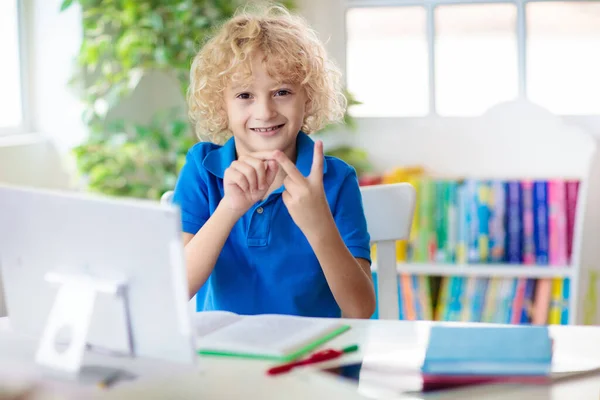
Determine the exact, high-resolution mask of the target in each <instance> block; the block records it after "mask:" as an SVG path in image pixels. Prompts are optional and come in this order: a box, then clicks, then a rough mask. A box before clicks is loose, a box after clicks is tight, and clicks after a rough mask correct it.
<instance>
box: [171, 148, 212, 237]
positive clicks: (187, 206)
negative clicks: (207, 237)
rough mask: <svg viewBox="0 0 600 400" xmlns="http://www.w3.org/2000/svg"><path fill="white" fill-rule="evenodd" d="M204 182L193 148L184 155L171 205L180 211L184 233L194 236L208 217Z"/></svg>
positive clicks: (208, 209) (208, 210)
mask: <svg viewBox="0 0 600 400" xmlns="http://www.w3.org/2000/svg"><path fill="white" fill-rule="evenodd" d="M207 192H208V191H207V186H206V181H205V180H204V179H203V178H202V174H201V173H200V168H199V162H198V160H197V155H196V154H195V152H194V151H193V148H192V149H191V150H190V151H188V153H187V155H186V160H185V164H184V165H183V168H182V169H181V171H180V173H179V177H178V179H177V183H176V185H175V190H174V193H173V203H174V204H176V205H178V206H179V208H180V209H181V225H182V228H183V231H184V232H187V233H191V234H194V235H195V234H196V233H197V232H198V231H199V230H200V228H202V226H203V225H204V223H205V222H206V221H207V220H208V218H209V217H210V208H209V203H208V195H207Z"/></svg>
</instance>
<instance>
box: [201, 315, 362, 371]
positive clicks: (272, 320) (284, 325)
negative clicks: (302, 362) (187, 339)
mask: <svg viewBox="0 0 600 400" xmlns="http://www.w3.org/2000/svg"><path fill="white" fill-rule="evenodd" d="M194 326H195V330H196V336H197V348H198V353H199V354H203V355H220V356H237V357H245V358H259V359H266V360H277V361H280V362H287V361H291V360H294V359H296V358H299V357H301V356H302V355H304V354H306V353H308V352H309V351H311V350H313V349H314V348H316V347H317V346H320V345H321V344H323V343H325V342H327V341H328V340H330V339H332V338H334V337H335V336H337V335H339V334H341V333H343V332H345V331H347V330H348V329H350V326H349V325H345V324H342V323H341V322H340V321H339V320H334V319H324V318H305V317H296V316H291V315H275V314H263V315H252V316H245V315H244V316H242V315H237V314H234V313H230V312H226V311H204V312H199V313H196V314H195V315H194Z"/></svg>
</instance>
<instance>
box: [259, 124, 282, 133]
mask: <svg viewBox="0 0 600 400" xmlns="http://www.w3.org/2000/svg"><path fill="white" fill-rule="evenodd" d="M278 127H279V125H277V126H272V127H270V128H254V130H255V131H259V132H269V131H274V130H275V129H277V128H278Z"/></svg>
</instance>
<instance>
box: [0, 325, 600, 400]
mask: <svg viewBox="0 0 600 400" xmlns="http://www.w3.org/2000/svg"><path fill="white" fill-rule="evenodd" d="M347 321H348V323H350V324H351V325H352V329H351V330H350V331H348V332H346V333H345V334H343V335H342V336H339V337H337V338H336V339H334V340H333V341H331V342H329V343H327V344H326V346H327V347H329V346H331V347H343V346H346V345H350V344H354V343H358V344H359V345H360V351H359V352H358V353H354V354H351V355H347V356H345V358H344V359H342V360H341V361H337V362H335V363H333V362H331V363H330V364H329V366H333V365H337V364H340V363H349V362H352V361H358V360H363V363H364V365H365V367H366V366H377V368H379V369H381V368H387V367H389V368H393V369H394V370H398V369H401V368H405V369H412V370H414V371H416V370H417V369H418V367H419V366H420V365H421V362H422V359H423V355H424V352H425V346H426V344H427V339H428V334H429V328H430V327H431V325H432V323H430V322H407V321H372V320H347ZM551 334H552V336H553V338H554V340H555V360H556V362H557V363H565V362H569V361H570V360H579V361H582V360H589V361H590V362H591V363H596V364H598V365H600V345H599V344H600V327H598V328H596V327H564V326H556V327H551ZM34 349H35V342H34V341H32V340H29V339H26V338H22V337H19V336H16V335H15V334H14V333H12V332H11V331H10V329H8V326H7V321H6V320H4V321H3V320H2V319H0V355H1V357H0V372H1V371H12V372H11V374H13V377H14V376H15V374H20V375H19V376H24V377H26V378H39V374H37V373H36V369H35V366H34V365H33V362H32V360H33V354H34ZM85 362H86V363H107V364H109V365H116V366H120V367H122V368H125V369H127V370H130V371H132V372H134V373H136V374H138V375H139V376H140V378H139V379H138V380H136V381H134V382H132V383H126V384H122V385H120V386H117V387H115V388H113V389H112V390H109V391H104V392H101V391H98V390H96V389H93V388H89V387H81V386H77V385H74V384H68V383H64V382H55V381H52V382H49V383H48V384H47V385H45V386H44V387H45V388H46V389H50V390H52V391H53V392H52V393H53V395H54V397H51V398H52V399H55V398H57V397H56V394H57V393H60V395H61V397H58V398H68V399H71V398H83V396H85V398H89V397H94V398H102V399H125V398H144V399H153V398H157V399H158V398H177V399H187V398H190V399H192V398H194V399H196V398H202V399H233V398H244V399H252V398H256V399H281V398H286V399H308V398H310V399H319V398H326V399H328V400H334V399H359V398H385V399H402V398H409V399H410V398H412V399H415V398H417V399H418V398H425V399H427V398H429V396H427V395H413V394H409V395H400V394H397V393H395V392H394V391H387V392H381V391H380V392H378V396H377V397H371V395H370V393H372V392H368V387H363V385H362V384H361V386H360V387H359V388H358V389H357V387H356V385H355V384H353V383H350V382H344V381H342V380H340V379H339V378H337V377H335V376H332V375H329V374H325V373H322V372H320V371H318V370H317V368H316V367H306V368H303V369H297V370H294V371H293V372H292V373H289V374H285V375H281V376H277V377H269V376H267V375H266V374H265V370H266V369H267V367H268V366H269V365H271V364H270V363H268V362H263V361H256V360H241V359H233V358H217V357H199V363H198V365H197V366H196V367H195V368H191V369H190V368H187V367H182V366H178V365H173V364H167V363H164V362H158V361H154V360H140V359H138V360H130V359H114V358H108V357H104V356H99V355H86V359H85ZM327 366H328V365H327V364H323V365H321V366H320V367H327ZM398 376H402V377H404V379H405V380H406V379H407V377H409V378H410V375H407V374H402V375H398ZM7 377H8V378H11V377H10V376H8V375H6V373H4V374H0V380H2V381H3V382H6V379H7ZM399 381H400V378H398V382H399ZM599 395H600V374H599V375H595V374H592V375H589V376H587V377H580V378H573V379H570V380H563V381H559V382H557V383H554V384H552V385H548V386H527V385H486V386H482V387H471V388H466V389H460V390H454V391H448V392H444V393H440V392H437V393H436V394H435V398H436V399H459V398H480V399H500V398H519V399H525V398H527V399H552V400H557V399H558V400H560V399H565V400H567V399H569V400H571V399H588V398H593V399H598V397H599ZM40 398H43V397H40ZM49 398H50V397H49ZM36 399H38V398H36Z"/></svg>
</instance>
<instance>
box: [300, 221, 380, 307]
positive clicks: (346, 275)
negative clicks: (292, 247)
mask: <svg viewBox="0 0 600 400" xmlns="http://www.w3.org/2000/svg"><path fill="white" fill-rule="evenodd" d="M307 238H308V241H309V243H310V245H311V247H312V249H313V251H314V252H315V254H316V256H317V259H318V260H319V263H320V264H321V268H322V269H323V273H324V274H325V278H326V279H327V283H328V284H329V287H330V289H331V292H332V293H333V296H334V298H335V300H336V302H337V303H338V305H339V306H340V308H341V310H342V314H343V315H344V316H346V317H350V318H370V317H371V315H372V314H373V312H374V311H375V291H374V288H373V280H372V278H371V275H370V274H367V273H366V271H365V270H364V269H363V268H362V267H361V265H360V264H359V263H358V261H357V260H356V258H354V256H353V255H352V253H350V250H348V248H347V247H346V244H345V243H344V241H343V239H342V237H341V236H340V233H339V231H338V229H337V227H336V225H335V221H334V220H333V217H330V218H328V219H327V221H326V222H324V223H323V225H322V226H321V228H320V229H319V230H318V232H314V234H311V235H308V236H307Z"/></svg>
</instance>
